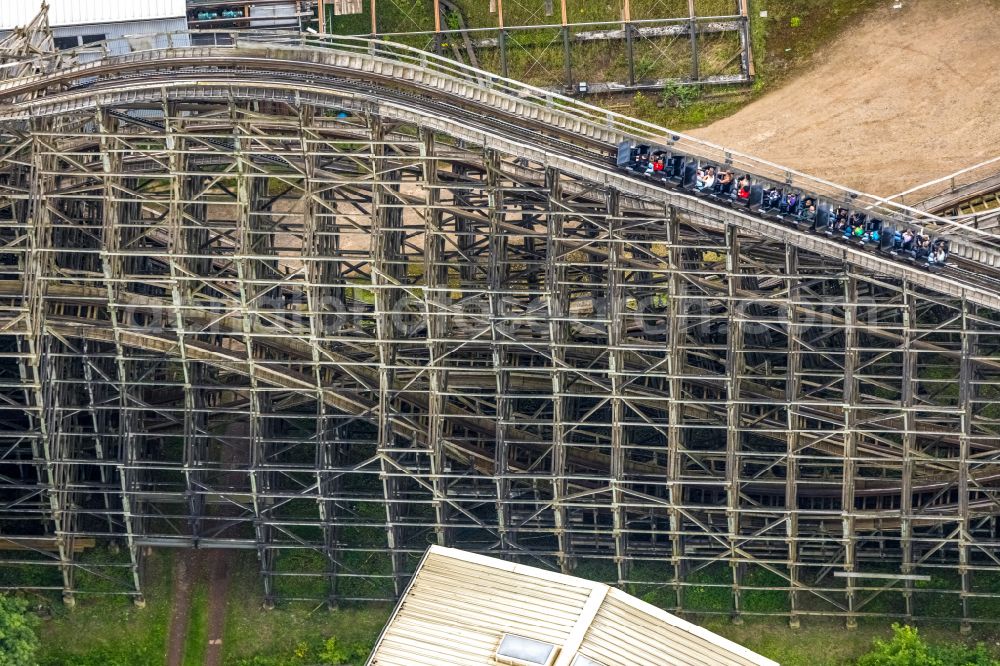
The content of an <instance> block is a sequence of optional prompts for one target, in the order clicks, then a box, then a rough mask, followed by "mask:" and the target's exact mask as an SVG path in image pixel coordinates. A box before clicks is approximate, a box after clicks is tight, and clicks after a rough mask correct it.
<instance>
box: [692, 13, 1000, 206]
mask: <svg viewBox="0 0 1000 666" xmlns="http://www.w3.org/2000/svg"><path fill="white" fill-rule="evenodd" d="M817 1H819V0H817ZM894 4H895V2H894V0H885V2H884V5H882V6H880V7H879V8H878V9H876V10H874V11H873V12H872V14H871V15H869V16H868V17H867V18H866V19H864V21H863V22H861V23H860V24H859V25H858V26H856V27H854V28H852V29H851V30H849V31H848V32H847V33H846V34H844V35H842V36H841V37H839V38H838V39H836V40H835V41H834V42H833V43H831V44H829V45H828V46H825V47H823V48H821V49H820V50H819V51H818V52H817V53H816V55H815V56H814V59H813V61H812V63H811V66H810V67H808V68H807V70H806V71H805V72H804V73H803V74H801V75H799V76H797V77H793V78H791V79H790V80H789V81H788V82H787V83H786V84H785V85H783V86H782V87H781V88H779V89H777V90H775V91H773V92H771V93H770V94H767V95H765V96H764V97H762V98H761V99H759V100H757V101H755V102H753V103H751V104H750V105H748V106H747V107H745V108H744V109H742V110H740V111H739V112H737V113H736V114H734V115H732V116H730V117H728V118H725V119H723V120H721V121H718V122H716V123H714V124H712V125H709V126H708V127H705V128H702V129H699V130H694V131H693V132H691V134H693V135H695V136H698V137H701V138H704V139H707V140H709V141H712V142H714V143H719V144H722V145H725V146H727V147H731V148H733V149H735V150H738V151H740V152H744V153H749V154H751V155H756V156H760V157H763V158H765V159H768V160H771V161H774V162H777V163H779V164H785V165H787V166H790V167H792V168H794V169H797V170H800V171H804V172H806V173H810V174H813V175H816V176H820V177H824V178H827V179H829V180H833V181H835V182H839V183H843V184H845V185H849V186H851V187H855V188H858V189H860V190H862V191H866V192H871V193H874V194H880V195H883V196H888V195H891V194H895V193H896V192H899V191H901V190H904V189H907V188H909V187H911V186H913V185H916V184H919V183H923V182H926V181H928V180H931V179H933V178H936V177H939V176H943V175H946V174H948V173H951V172H953V171H956V170H958V169H961V168H963V167H966V166H970V165H972V164H976V163H977V162H981V161H983V160H985V159H988V158H990V157H994V156H995V155H997V153H998V151H997V146H1000V107H998V105H997V104H996V101H995V100H996V91H997V90H1000V66H998V59H997V45H998V44H1000V20H998V16H1000V0H903V2H902V4H903V7H902V9H893V5H894Z"/></svg>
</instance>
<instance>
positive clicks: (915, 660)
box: [858, 624, 1000, 666]
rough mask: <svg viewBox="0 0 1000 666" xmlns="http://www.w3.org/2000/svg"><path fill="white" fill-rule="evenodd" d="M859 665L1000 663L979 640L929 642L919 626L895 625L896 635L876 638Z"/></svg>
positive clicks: (989, 665)
mask: <svg viewBox="0 0 1000 666" xmlns="http://www.w3.org/2000/svg"><path fill="white" fill-rule="evenodd" d="M858 666H1000V661H998V660H996V659H993V658H992V657H990V655H989V653H988V652H987V651H986V648H985V647H984V646H983V645H982V644H979V645H977V646H976V647H974V648H973V647H968V646H965V645H959V644H949V645H928V643H927V642H926V641H925V640H924V639H923V637H921V636H920V632H919V631H917V629H916V628H915V627H910V626H904V627H901V626H899V625H898V624H894V625H892V639H891V640H888V641H882V640H876V641H875V646H874V647H873V648H872V650H871V651H870V652H869V653H868V654H866V655H864V656H862V657H861V659H859V660H858Z"/></svg>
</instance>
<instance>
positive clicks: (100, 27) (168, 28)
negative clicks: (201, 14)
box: [0, 0, 188, 53]
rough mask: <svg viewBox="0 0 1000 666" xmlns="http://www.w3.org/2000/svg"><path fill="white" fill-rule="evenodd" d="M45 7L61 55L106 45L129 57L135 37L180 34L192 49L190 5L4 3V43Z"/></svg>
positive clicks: (90, 0) (167, 1)
mask: <svg viewBox="0 0 1000 666" xmlns="http://www.w3.org/2000/svg"><path fill="white" fill-rule="evenodd" d="M44 5H47V6H48V12H49V26H50V27H51V28H52V35H53V37H54V38H55V46H56V48H58V49H71V48H75V47H77V46H85V45H87V44H95V43H98V42H105V41H106V42H107V43H108V49H109V50H110V51H111V52H112V53H126V52H128V51H129V50H130V46H129V43H130V41H129V38H130V37H132V38H136V37H138V36H140V35H167V34H170V33H176V34H177V35H178V39H179V40H180V42H181V43H183V44H184V45H186V44H187V43H188V42H187V41H186V35H183V33H184V32H185V31H186V30H187V27H188V25H187V16H186V12H187V8H186V5H185V0H142V1H141V2H135V1H134V0H48V1H47V2H46V3H43V2H42V0H3V2H0V39H2V38H4V37H6V36H7V35H9V34H10V33H11V32H12V31H13V30H14V29H15V28H17V27H20V26H25V25H28V24H29V23H31V21H32V20H33V19H34V18H35V17H36V16H37V15H38V13H39V12H40V11H41V10H42V8H43V6H44ZM166 39H167V38H166V37H163V38H162V41H164V42H165V41H166ZM147 40H148V38H147ZM155 45H157V44H150V46H155Z"/></svg>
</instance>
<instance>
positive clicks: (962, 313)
mask: <svg viewBox="0 0 1000 666" xmlns="http://www.w3.org/2000/svg"><path fill="white" fill-rule="evenodd" d="M207 34H209V35H210V34H212V33H207ZM199 38H200V39H205V38H206V37H205V34H202V35H201V36H200V37H199ZM214 41H215V42H217V44H215V45H211V46H183V47H182V46H178V47H175V48H164V49H155V50H151V51H143V52H136V53H131V54H128V55H125V56H116V57H108V58H105V59H103V60H100V61H97V62H92V63H88V64H85V65H78V66H76V67H71V68H61V69H57V68H54V67H50V66H48V65H47V61H46V59H45V58H39V59H38V61H37V62H36V63H35V65H34V67H33V69H34V70H35V71H38V72H40V73H39V74H24V75H21V76H18V77H16V78H12V79H9V80H5V81H2V82H0V137H2V142H0V197H2V198H0V222H2V223H0V228H2V229H3V233H4V234H5V235H4V236H3V241H4V248H5V249H4V251H5V252H7V253H8V254H7V255H0V256H3V257H6V258H4V259H3V261H2V262H0V272H2V273H3V279H2V280H0V304H2V305H3V310H2V312H0V343H2V344H3V345H5V346H4V348H3V353H2V354H0V357H2V358H3V362H4V363H6V365H4V366H3V375H2V376H3V379H4V382H5V383H4V387H5V388H4V389H3V390H4V400H5V401H6V404H8V405H10V408H9V409H8V411H10V412H11V413H14V414H15V416H13V417H11V418H10V419H8V420H7V421H5V422H4V425H5V432H7V433H8V434H7V435H3V434H2V432H3V431H0V437H2V438H3V439H2V441H0V447H4V445H5V443H6V445H7V446H9V449H8V454H7V457H5V458H0V493H2V494H0V507H3V506H7V507H9V508H8V509H4V510H3V511H0V535H4V534H15V533H14V532H11V531H9V530H8V531H5V530H3V529H2V527H3V524H5V523H4V522H3V521H5V520H6V521H8V522H10V524H14V521H18V520H24V515H25V511H28V512H29V513H30V515H32V516H34V519H35V520H37V521H40V522H45V521H50V522H51V523H52V524H53V525H54V527H53V528H52V531H53V532H54V533H55V534H56V539H55V541H56V543H57V544H58V547H59V548H58V557H56V558H54V559H52V560H51V561H48V562H47V563H51V564H53V565H54V566H56V567H58V570H59V572H60V573H61V575H62V581H61V583H60V584H58V585H55V587H58V588H60V589H62V590H63V592H64V594H67V595H72V594H74V593H77V592H81V591H86V590H85V589H82V587H84V586H81V585H80V584H79V581H77V580H76V578H75V573H74V572H76V571H85V572H86V571H88V570H87V569H86V567H85V565H84V564H82V563H80V562H79V561H78V559H77V550H76V549H75V548H74V547H73V540H74V539H85V538H87V539H89V538H98V539H100V538H108V537H110V536H122V537H123V538H124V539H125V541H126V542H127V544H128V548H127V549H126V551H127V552H128V556H129V558H130V559H129V561H128V562H127V563H126V564H124V565H123V566H124V568H125V570H127V571H129V572H134V571H136V570H137V569H138V567H139V565H140V564H141V555H140V546H142V545H197V544H201V545H206V544H208V545H212V546H219V547H243V548H254V549H256V550H257V553H258V556H259V558H260V560H261V567H262V572H263V579H264V587H265V594H266V595H267V596H268V598H269V599H275V598H294V597H295V594H294V593H288V592H285V591H283V588H282V582H283V581H284V580H285V579H283V578H282V576H283V575H285V574H290V575H296V576H299V575H302V576H309V575H312V576H315V578H317V579H318V580H320V581H321V586H325V588H324V592H323V593H322V594H321V595H320V596H325V598H327V599H328V600H329V601H331V603H336V601H337V600H338V599H341V598H355V599H365V598H379V597H385V596H392V595H393V594H398V593H399V591H400V590H401V587H402V585H403V583H404V582H405V577H406V575H407V574H408V570H409V566H408V564H407V562H408V557H409V556H410V555H411V554H413V553H416V552H419V550H420V549H421V548H422V545H421V544H422V543H425V542H426V540H427V538H428V537H430V538H433V539H435V540H437V541H438V542H440V543H449V544H457V545H462V546H465V547H470V548H473V549H479V550H485V551H490V552H501V553H504V554H506V555H509V556H512V557H514V556H519V557H535V558H541V559H543V560H544V561H546V562H547V563H555V564H556V565H558V566H560V567H562V568H563V569H565V570H571V569H572V568H573V566H574V564H575V562H576V560H577V559H579V558H592V559H593V560H594V561H602V562H607V563H609V564H610V565H611V566H612V568H613V569H614V573H613V575H612V577H613V578H614V579H615V580H617V581H618V582H620V583H626V582H630V581H631V582H650V581H643V576H645V575H647V574H643V573H637V572H636V570H637V569H639V568H641V563H642V562H643V561H644V560H649V561H653V562H663V561H664V559H663V558H665V557H666V558H670V560H669V561H670V562H671V564H670V569H671V572H670V574H669V576H668V580H666V581H660V582H665V583H669V584H670V585H671V586H673V589H675V590H676V591H677V595H678V596H677V607H678V608H683V607H684V600H683V590H684V589H686V588H687V587H689V586H691V585H695V584H697V583H695V582H692V580H691V579H690V578H689V576H690V574H691V573H693V572H696V571H697V570H698V569H701V568H706V567H712V566H714V565H715V564H720V563H721V564H723V565H727V566H728V567H729V568H731V570H732V572H733V573H732V577H733V578H732V586H731V587H732V589H733V590H734V595H733V608H732V612H733V613H734V614H741V613H745V612H748V609H746V608H745V607H744V606H743V604H742V601H741V598H742V597H741V595H745V594H747V588H748V587H749V588H751V591H752V588H753V584H752V582H747V581H745V580H744V578H743V576H744V574H745V573H747V571H748V569H754V568H758V569H759V570H763V571H767V572H769V574H770V575H774V576H777V577H778V578H780V579H781V580H782V583H780V586H781V587H783V589H786V591H787V592H788V596H789V607H788V612H789V615H790V617H791V618H792V619H793V620H794V621H797V619H796V618H798V617H799V616H805V615H811V614H816V615H827V614H830V613H833V614H840V615H843V616H844V617H846V618H847V621H848V623H849V624H851V623H853V622H854V621H856V618H857V617H859V616H862V615H864V614H865V613H866V612H868V611H866V610H865V605H866V604H867V603H868V602H869V601H871V599H872V598H874V597H876V596H878V595H880V594H899V593H902V594H900V596H899V603H898V607H894V610H893V612H894V613H896V614H899V615H900V616H905V617H922V616H923V615H924V612H923V610H922V608H921V606H920V604H919V602H915V601H914V599H915V598H917V597H920V593H921V590H919V589H917V588H915V587H914V586H913V584H912V578H908V577H907V575H908V574H911V573H913V572H914V571H926V570H928V568H931V569H934V570H941V571H946V572H947V571H952V570H955V571H960V573H959V574H958V578H957V580H958V583H957V586H956V587H954V588H953V589H950V590H944V592H943V593H944V594H954V595H955V597H956V598H960V599H961V600H962V603H961V609H960V612H956V613H953V614H952V615H951V617H953V618H954V619H960V620H962V621H963V622H966V623H972V622H976V621H982V620H983V619H984V618H982V617H978V616H977V615H976V613H975V608H974V607H973V606H974V604H973V605H970V604H969V603H968V600H974V599H976V598H978V597H979V596H981V597H988V596H990V595H991V594H992V593H986V592H982V591H981V588H980V587H977V585H976V582H975V580H974V579H973V572H978V573H976V574H975V575H976V576H981V577H982V578H980V580H989V576H992V575H993V571H994V570H1000V561H998V560H997V559H996V557H995V555H991V554H990V553H991V552H994V551H995V546H996V544H997V543H998V541H1000V532H998V531H997V521H996V518H997V516H998V514H1000V456H998V449H997V444H996V442H997V441H998V436H1000V415H998V414H996V413H995V411H996V410H995V403H996V399H997V398H998V393H997V382H998V381H1000V333H998V332H997V322H998V321H1000V242H998V239H997V237H996V236H994V235H992V234H990V233H988V232H984V231H982V230H976V229H974V228H971V227H969V226H967V225H963V224H961V223H956V222H955V221H950V220H947V219H944V218H940V217H937V216H935V215H933V214H930V213H927V212H923V211H920V210H918V209H915V208H907V207H905V206H902V205H898V204H895V203H893V202H891V201H887V200H885V199H880V198H878V197H874V196H871V195H867V194H864V193H861V192H857V191H853V190H849V189H847V188H843V187H841V186H838V185H835V184H833V183H829V182H826V181H822V180H819V179H815V178H811V177H809V176H807V175H805V174H800V173H797V172H794V171H792V170H789V169H786V168H784V167H781V166H779V165H774V164H771V163H768V162H764V161H761V160H756V159H754V158H752V157H749V156H745V155H741V154H739V153H736V152H734V151H729V150H727V149H725V148H721V147H718V146H714V145H712V144H708V143H704V142H700V141H698V140H695V139H692V138H690V137H686V136H683V135H681V134H677V133H673V132H670V131H668V130H664V129H662V128H657V127H654V126H651V125H647V124H644V123H641V122H639V121H634V120H631V119H628V118H624V117H622V116H619V115H617V114H614V113H610V112H607V111H604V110H601V109H597V108H594V107H590V106H587V105H586V104H582V103H580V102H578V101H576V100H572V99H568V98H563V97H560V96H558V95H553V94H552V93H549V92H546V91H542V90H538V89H535V88H531V87H528V86H524V85H521V84H518V83H516V82H513V81H508V80H505V79H502V78H499V77H496V76H494V75H491V74H488V73H485V72H480V71H477V70H474V69H472V68H468V67H463V66H461V65H460V64H456V63H454V62H452V61H449V60H446V59H443V58H436V57H435V56H433V55H431V54H427V53H425V52H420V51H416V50H410V49H408V48H407V47H403V46H399V45H394V44H388V43H381V42H376V41H368V40H362V39H354V38H346V39H339V38H316V39H312V38H305V37H303V36H299V35H276V34H274V33H269V34H267V35H266V36H263V35H262V36H257V35H253V34H248V33H244V34H237V35H226V34H219V35H217V36H216V37H215V39H214ZM29 65H30V63H29ZM19 67H20V68H21V70H22V71H31V70H32V67H31V66H26V65H25V64H24V63H19ZM334 111H337V112H340V111H346V112H347V113H348V117H347V118H346V119H339V118H336V117H335V116H336V114H335V113H334ZM626 139H630V140H636V141H639V142H643V141H645V142H655V143H657V144H660V145H669V146H671V147H673V148H674V149H676V150H682V151H684V152H687V153H689V154H691V155H694V156H698V157H701V158H704V159H708V160H713V161H715V162H717V163H729V164H732V165H733V167H734V168H735V169H737V170H738V171H741V172H746V173H750V174H753V175H756V176H758V177H761V178H768V179H771V180H774V181H776V182H781V183H787V184H788V185H790V186H795V187H800V188H802V189H803V190H805V191H808V192H812V193H815V194H818V195H820V196H822V197H824V198H827V199H828V200H830V201H833V202H842V203H843V204H845V205H849V206H851V207H852V208H865V209H868V210H870V211H872V212H873V214H877V215H879V216H881V217H883V218H885V219H887V220H890V221H892V222H893V223H895V224H898V225H912V226H920V227H922V228H924V229H928V230H930V231H931V232H932V233H934V234H940V235H944V236H947V237H948V238H949V239H950V241H951V248H952V256H953V265H952V266H950V267H948V268H946V269H944V270H941V271H940V272H934V273H930V272H927V271H926V270H923V269H921V268H919V267H916V266H914V265H912V264H909V263H907V262H899V261H895V260H893V259H890V258H888V257H885V256H882V255H878V254H875V253H872V252H866V251H864V250H863V249H860V248H856V247H848V246H845V245H844V244H842V243H839V242H837V241H836V240H833V239H829V238H826V237H825V236H822V235H817V234H812V233H806V232H801V231H799V230H798V229H796V228H792V227H789V226H787V225H784V224H781V223H779V222H775V221H773V220H769V219H764V218H761V217H759V216H756V215H753V214H751V213H749V212H748V211H746V210H743V209H739V208H734V207H729V206H725V205H720V204H717V203H712V202H710V201H707V200H704V199H701V198H696V197H693V196H691V195H690V194H688V193H685V192H681V191H678V190H675V189H668V188H663V187H660V186H657V185H654V184H653V183H651V182H649V181H646V180H642V179H638V178H635V177H633V176H630V175H627V174H625V173H622V172H619V171H618V170H616V169H615V168H614V166H613V164H612V160H611V155H612V153H613V151H614V148H615V146H616V145H617V143H618V142H619V141H622V140H626ZM3 271H6V272H3ZM331 301H336V302H338V303H341V304H345V303H346V304H348V306H349V307H348V310H350V311H351V312H353V314H350V316H347V315H344V313H341V312H335V311H333V310H332V309H330V307H329V305H328V304H329V302H331ZM405 303H409V305H406V304H405ZM473 306H474V307H473ZM338 317H339V319H338ZM334 319H336V320H337V321H335V322H334V321H332V320H334ZM328 320H330V321H328ZM410 320H416V322H417V323H412V324H411V323H407V322H409V321H410ZM400 321H402V322H403V323H400ZM158 385H162V387H164V388H163V390H162V391H157V390H156V388H157V386H158ZM233 418H245V419H246V420H247V421H248V422H249V424H250V428H249V430H248V432H249V435H248V440H247V446H250V447H251V450H252V452H253V454H252V456H251V458H252V462H251V464H250V466H249V467H248V468H246V469H240V470H238V471H239V472H240V474H238V475H236V476H237V477H239V478H242V479H245V480H246V482H245V485H244V484H243V482H239V483H237V486H236V487H233V486H232V484H233V483H234V482H233V481H231V480H230V479H231V478H233V474H234V472H235V471H236V470H231V469H230V470H220V469H219V464H218V460H219V458H218V456H217V454H214V453H213V449H212V447H213V446H218V445H219V444H218V441H217V438H216V436H215V435H214V434H213V433H214V432H216V431H219V430H220V428H224V426H225V423H226V419H233ZM175 446H180V447H181V449H180V450H181V451H182V454H180V455H179V456H178V454H177V453H173V451H174V449H173V448H172V447H175ZM15 454H16V455H15ZM303 456H305V457H303ZM30 469H36V470H37V474H38V476H37V479H36V481H34V482H28V481H24V482H16V481H14V479H17V478H18V475H21V476H22V477H30V474H29V470H30ZM217 470H218V471H219V472H220V473H221V472H225V473H226V474H225V475H224V478H225V479H226V481H221V480H220V478H223V477H220V478H215V477H214V476H213V475H214V474H215V473H216V471H217ZM46 474H47V475H48V476H45V475H46ZM4 484H6V485H4ZM85 489H90V490H89V491H88V490H85ZM19 493H20V494H19ZM42 498H44V500H45V501H42ZM302 501H305V502H309V503H311V504H312V505H314V506H315V507H316V510H317V512H318V513H317V514H316V515H313V516H311V517H306V515H305V513H304V508H303V505H302V504H301V502H302ZM218 502H229V503H233V504H234V505H236V506H238V507H239V508H240V511H242V513H241V514H240V515H238V516H235V517H228V518H227V519H226V520H225V521H221V520H219V519H213V516H212V512H211V511H208V510H206V508H205V505H206V503H207V504H212V503H218ZM370 506H377V507H379V510H380V511H381V512H382V516H381V517H380V518H374V517H373V516H372V515H371V512H370V511H367V510H366V507H370ZM102 521H103V522H102ZM310 530H311V531H310ZM369 532H378V533H379V534H381V538H382V539H384V541H378V540H375V541H373V540H372V539H373V537H372V536H371V535H370V534H369ZM359 533H360V534H362V537H359V536H358V534H359ZM365 535H368V536H365ZM477 535H478V536H477ZM2 538H3V536H0V539H2ZM7 538H9V539H11V541H12V543H13V542H17V543H22V544H26V543H38V541H37V539H38V535H37V534H34V533H32V534H30V535H25V538H24V539H21V540H20V541H18V539H17V538H15V537H13V536H12V537H7ZM29 539H35V541H30V540H29ZM352 539H353V540H352ZM295 550H304V551H309V552H316V553H319V554H320V555H321V559H320V563H319V564H317V568H316V569H315V570H311V571H304V572H303V571H299V570H296V571H294V572H288V571H286V570H283V569H282V566H283V565H282V562H284V561H285V560H284V559H283V554H284V553H287V552H290V551H295ZM887 552H888V553H890V555H891V558H892V559H894V560H895V562H896V564H897V566H898V568H899V571H900V572H901V574H903V575H902V577H900V578H899V579H898V580H895V581H892V582H889V583H885V584H881V583H880V584H879V585H878V586H877V587H874V588H873V587H866V586H865V584H864V583H863V582H857V580H856V578H855V577H853V575H854V574H859V573H863V572H864V571H866V570H868V571H870V572H873V571H881V570H880V569H879V568H878V567H880V566H882V564H883V561H884V557H885V553H887ZM358 553H365V554H366V555H365V557H366V558H367V566H368V567H369V568H367V569H365V568H364V566H362V565H359V563H358V561H357V558H356V557H355V555H356V554H358ZM41 555H42V554H41V553H39V556H40V557H41ZM380 557H385V558H386V559H385V560H384V561H382V560H379V558H380ZM373 561H374V562H381V564H379V565H378V566H376V567H375V571H374V572H373V570H372V565H371V562H373ZM25 562H28V563H30V562H31V560H30V559H29V560H25ZM959 563H961V565H960V564H959ZM633 565H634V566H635V568H633ZM959 566H961V569H959ZM378 567H382V568H381V569H379V568H378ZM832 571H841V572H845V573H847V574H851V575H849V576H847V577H846V582H843V581H832V579H831V578H829V574H830V572H832ZM882 573H884V572H882ZM354 580H359V581H362V582H363V583H364V585H366V586H367V587H365V588H363V589H359V588H357V587H356V586H355V587H354V588H351V589H349V590H348V591H345V590H344V588H345V586H347V583H344V581H348V583H350V582H352V581H354ZM129 585H131V586H132V588H131V593H133V594H139V593H140V587H139V580H138V577H133V578H131V579H130V582H129ZM935 589H936V587H935V588H930V589H928V590H927V592H932V591H934V590H935ZM939 591H940V590H939ZM977 595H978V596H977ZM987 619H988V618H987Z"/></svg>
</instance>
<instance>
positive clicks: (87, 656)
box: [38, 552, 172, 666]
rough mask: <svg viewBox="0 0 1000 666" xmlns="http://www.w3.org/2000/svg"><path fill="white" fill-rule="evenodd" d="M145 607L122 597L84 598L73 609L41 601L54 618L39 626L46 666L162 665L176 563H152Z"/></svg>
mask: <svg viewBox="0 0 1000 666" xmlns="http://www.w3.org/2000/svg"><path fill="white" fill-rule="evenodd" d="M147 563H148V567H147V570H146V574H147V575H146V579H147V581H148V582H147V584H146V585H147V586H146V595H147V596H146V598H147V604H146V607H145V608H137V607H136V606H135V605H134V604H133V603H132V602H131V601H130V600H129V599H126V598H122V597H117V596H94V597H86V596H81V597H79V598H78V599H77V604H76V607H75V608H72V609H69V608H66V607H65V606H63V605H62V603H61V602H60V601H57V600H54V599H45V600H41V599H40V600H38V601H39V602H41V603H43V604H44V605H45V607H46V608H48V609H50V612H51V613H52V617H51V618H50V619H46V620H43V621H42V623H41V625H40V626H39V637H40V639H41V643H42V647H41V652H40V655H39V663H40V666H66V665H67V664H72V666H161V665H162V664H163V661H164V656H163V652H164V649H165V648H164V646H165V644H166V639H167V628H168V624H169V621H170V586H171V575H170V574H171V563H172V558H171V557H170V556H169V555H168V554H164V553H162V552H156V553H154V554H153V555H151V556H150V557H149V558H148V559H147Z"/></svg>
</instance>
